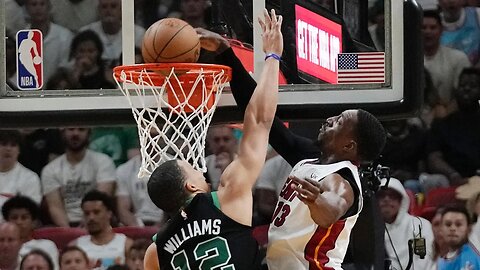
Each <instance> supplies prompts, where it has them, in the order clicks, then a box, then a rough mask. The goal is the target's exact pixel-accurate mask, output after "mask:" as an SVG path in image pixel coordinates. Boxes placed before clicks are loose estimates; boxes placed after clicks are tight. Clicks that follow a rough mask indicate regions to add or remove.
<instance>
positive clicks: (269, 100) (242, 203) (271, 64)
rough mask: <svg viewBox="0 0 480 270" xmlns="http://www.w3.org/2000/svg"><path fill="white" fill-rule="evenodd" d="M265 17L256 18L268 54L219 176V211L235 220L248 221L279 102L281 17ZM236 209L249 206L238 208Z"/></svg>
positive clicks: (281, 47)
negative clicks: (234, 151)
mask: <svg viewBox="0 0 480 270" xmlns="http://www.w3.org/2000/svg"><path fill="white" fill-rule="evenodd" d="M264 17H265V18H264V20H261V19H259V22H260V25H261V26H262V30H263V34H262V39H263V51H264V52H265V53H266V55H267V56H268V55H273V56H270V57H267V58H266V60H265V66H264V68H263V70H262V74H261V77H260V80H259V83H258V85H257V87H256V89H255V92H254V93H253V95H252V98H251V99H250V102H249V103H248V105H247V108H246V110H245V114H244V121H243V132H244V135H243V137H242V141H241V142H240V145H239V150H238V156H237V158H236V159H235V160H234V161H233V162H232V163H230V165H229V166H228V167H227V168H226V169H225V171H224V172H223V174H222V176H221V177H220V186H219V188H218V197H219V200H220V205H221V209H222V211H223V212H224V213H225V214H226V215H228V216H229V217H231V218H233V219H234V220H236V221H237V222H240V223H242V224H245V225H250V224H251V219H252V210H251V209H252V204H253V201H252V193H251V190H252V187H253V185H254V183H255V181H256V180H257V178H258V176H259V174H260V171H261V169H262V167H263V164H264V163H265V157H266V154H267V147H268V134H269V132H270V128H271V126H272V122H273V119H274V117H275V112H276V109H277V103H278V75H277V74H278V71H279V61H278V59H277V58H278V56H279V55H281V54H282V51H283V37H282V33H281V31H280V28H281V24H282V17H281V16H280V17H278V18H277V16H276V14H275V11H274V10H272V11H271V13H270V14H268V12H267V11H266V10H265V11H264ZM238 209H248V211H244V210H242V211H239V210H238Z"/></svg>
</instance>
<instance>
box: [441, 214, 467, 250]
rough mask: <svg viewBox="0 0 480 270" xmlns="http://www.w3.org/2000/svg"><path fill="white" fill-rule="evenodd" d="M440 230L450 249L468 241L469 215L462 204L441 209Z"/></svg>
mask: <svg viewBox="0 0 480 270" xmlns="http://www.w3.org/2000/svg"><path fill="white" fill-rule="evenodd" d="M442 230H443V236H444V237H445V241H446V243H447V244H448V246H449V247H450V248H451V249H458V248H459V247H461V246H462V245H463V244H465V243H466V242H467V241H468V234H469V233H470V216H469V215H468V211H467V209H466V208H465V207H463V206H448V207H445V209H444V210H443V215H442Z"/></svg>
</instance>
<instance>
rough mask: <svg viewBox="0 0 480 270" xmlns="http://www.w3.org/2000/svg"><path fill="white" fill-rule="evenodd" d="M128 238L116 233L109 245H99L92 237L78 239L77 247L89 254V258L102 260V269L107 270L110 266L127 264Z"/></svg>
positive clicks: (85, 236) (86, 236)
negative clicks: (126, 246) (126, 248)
mask: <svg viewBox="0 0 480 270" xmlns="http://www.w3.org/2000/svg"><path fill="white" fill-rule="evenodd" d="M126 241H127V237H126V236H125V235H124V234H123V233H116V234H115V237H114V238H113V239H112V241H110V242H109V243H108V244H105V245H97V244H94V243H93V242H92V240H91V236H90V235H84V236H80V237H79V238H77V240H76V242H77V244H76V246H78V247H79V248H81V249H82V250H83V251H85V253H87V256H88V258H90V259H92V260H100V265H101V266H100V269H107V268H108V267H109V266H110V265H115V264H124V263H125V244H126Z"/></svg>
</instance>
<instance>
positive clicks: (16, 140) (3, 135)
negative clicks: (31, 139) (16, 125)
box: [0, 129, 22, 146]
mask: <svg viewBox="0 0 480 270" xmlns="http://www.w3.org/2000/svg"><path fill="white" fill-rule="evenodd" d="M7 143H11V144H14V145H18V146H20V144H21V143H22V136H21V134H20V131H18V130H14V129H1V130H0V144H7Z"/></svg>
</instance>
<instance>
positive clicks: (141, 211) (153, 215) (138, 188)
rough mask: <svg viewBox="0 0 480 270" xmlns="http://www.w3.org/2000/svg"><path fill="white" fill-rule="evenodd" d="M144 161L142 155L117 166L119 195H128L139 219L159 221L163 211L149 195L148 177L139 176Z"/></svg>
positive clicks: (140, 221)
mask: <svg viewBox="0 0 480 270" xmlns="http://www.w3.org/2000/svg"><path fill="white" fill-rule="evenodd" d="M141 163H142V160H141V157H140V155H137V156H135V157H133V158H131V159H130V160H129V161H127V162H125V163H124V164H122V165H120V166H118V168H117V194H116V195H117V197H119V196H128V197H129V198H130V200H131V202H132V204H133V209H134V214H135V216H136V218H137V221H138V222H139V223H140V224H143V222H142V221H154V222H159V221H161V220H162V219H163V211H162V210H160V209H159V208H158V207H157V206H155V204H153V202H152V200H151V199H150V196H148V191H147V182H148V178H142V179H139V178H138V176H137V175H138V171H139V169H140V165H141Z"/></svg>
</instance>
